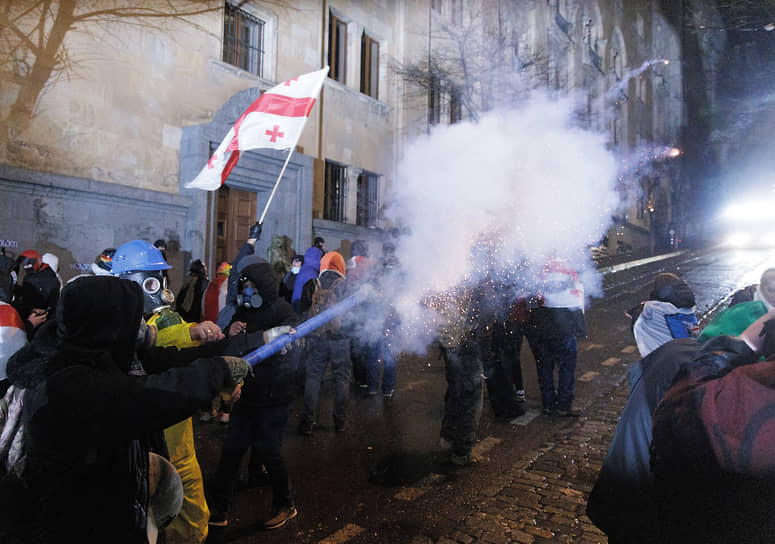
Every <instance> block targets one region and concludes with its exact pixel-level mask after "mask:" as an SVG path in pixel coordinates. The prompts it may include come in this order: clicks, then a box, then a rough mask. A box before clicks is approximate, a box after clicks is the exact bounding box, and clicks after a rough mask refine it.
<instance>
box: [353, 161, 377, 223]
mask: <svg viewBox="0 0 775 544" xmlns="http://www.w3.org/2000/svg"><path fill="white" fill-rule="evenodd" d="M378 194H379V176H378V175H377V174H374V173H372V172H366V171H363V172H361V173H360V175H359V176H358V202H357V209H356V224H358V225H360V226H361V227H376V226H377V195H378Z"/></svg>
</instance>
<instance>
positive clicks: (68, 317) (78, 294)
mask: <svg viewBox="0 0 775 544" xmlns="http://www.w3.org/2000/svg"><path fill="white" fill-rule="evenodd" d="M142 317H143V292H142V288H141V287H140V286H139V285H137V284H136V283H135V282H133V281H129V280H124V279H120V278H114V277H110V276H87V277H83V278H78V279H76V280H75V281H72V282H70V283H68V284H67V285H66V286H65V288H64V289H63V290H62V296H61V298H60V301H59V305H58V306H57V318H56V322H57V337H58V339H59V350H60V351H77V352H102V353H109V354H110V355H111V356H112V358H113V361H114V362H115V363H116V364H117V365H118V366H119V367H120V368H121V369H122V370H124V371H126V370H128V368H129V363H130V362H131V361H132V360H133V358H134V351H135V344H136V342H137V331H138V329H139V328H140V321H141V319H142Z"/></svg>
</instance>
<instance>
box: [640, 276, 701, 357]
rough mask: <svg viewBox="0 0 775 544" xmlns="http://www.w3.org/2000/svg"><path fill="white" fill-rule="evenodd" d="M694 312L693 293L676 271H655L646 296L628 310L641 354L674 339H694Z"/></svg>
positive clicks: (643, 355) (696, 327)
mask: <svg viewBox="0 0 775 544" xmlns="http://www.w3.org/2000/svg"><path fill="white" fill-rule="evenodd" d="M694 311H695V300H694V293H693V292H692V290H691V288H690V287H689V286H688V285H687V284H686V282H685V281H683V280H682V279H681V278H679V277H678V276H676V275H675V274H670V273H662V274H658V275H657V276H656V277H655V278H654V286H653V289H652V291H651V293H650V294H649V299H648V300H647V301H645V302H643V303H641V305H640V306H639V307H638V308H636V309H634V310H630V313H629V315H631V317H632V319H633V326H632V333H633V335H634V336H635V343H636V344H637V346H638V351H640V355H641V357H645V356H646V355H648V354H649V353H651V352H652V351H654V350H655V349H656V348H658V347H659V346H661V345H662V344H664V343H666V342H668V341H670V340H672V339H673V338H695V337H696V336H697V335H698V334H699V330H698V324H697V316H696V315H695V314H694Z"/></svg>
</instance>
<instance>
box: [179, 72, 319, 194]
mask: <svg viewBox="0 0 775 544" xmlns="http://www.w3.org/2000/svg"><path fill="white" fill-rule="evenodd" d="M327 74H328V66H326V67H325V68H323V69H322V70H318V71H316V72H310V73H308V74H304V75H301V76H297V77H294V78H293V79H289V80H288V81H284V82H283V83H280V84H279V85H277V86H276V87H272V88H271V89H269V90H268V91H266V92H264V93H263V94H262V95H261V96H259V97H258V99H257V100H256V101H255V102H253V104H251V105H250V107H249V108H248V109H246V110H245V112H244V113H243V114H242V115H241V116H240V118H239V119H237V122H236V123H234V126H233V127H232V128H231V129H230V130H229V132H228V134H226V137H225V138H224V139H223V141H222V142H221V145H219V146H218V149H216V150H215V153H214V154H213V156H212V157H210V160H209V161H208V162H207V164H206V165H205V167H204V168H202V171H201V172H199V175H198V176H197V177H196V178H195V179H194V180H193V181H190V182H189V183H187V184H186V188H188V189H205V190H207V191H214V190H216V189H218V188H220V187H221V185H223V183H224V181H226V178H227V177H229V173H231V171H232V169H233V168H234V166H236V164H237V161H239V153H240V151H242V150H247V149H258V148H268V149H291V150H293V148H295V147H296V143H297V142H298V141H299V137H300V136H301V131H302V130H304V125H305V123H306V122H307V118H308V117H309V113H310V111H312V106H314V105H315V100H316V98H317V96H318V94H320V88H321V87H322V86H323V82H324V81H325V79H326V75H327Z"/></svg>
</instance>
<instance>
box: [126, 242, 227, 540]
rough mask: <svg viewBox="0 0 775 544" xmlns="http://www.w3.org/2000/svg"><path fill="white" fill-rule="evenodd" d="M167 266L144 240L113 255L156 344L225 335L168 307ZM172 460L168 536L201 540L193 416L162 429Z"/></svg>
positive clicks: (205, 517) (203, 509)
mask: <svg viewBox="0 0 775 544" xmlns="http://www.w3.org/2000/svg"><path fill="white" fill-rule="evenodd" d="M169 268H171V267H170V266H169V265H168V264H167V262H166V261H165V260H164V257H163V256H162V254H161V252H160V251H159V250H158V249H157V248H155V247H154V246H152V245H151V244H150V243H148V242H146V241H144V240H133V241H131V242H127V243H126V244H124V245H122V246H121V247H119V248H118V249H117V250H116V254H115V255H114V256H113V268H112V273H113V275H116V276H119V277H121V278H125V279H129V280H132V281H134V282H136V283H138V284H139V285H140V286H141V287H142V289H143V296H144V302H145V307H144V311H145V313H146V315H147V314H151V315H150V317H149V318H148V319H147V320H146V321H147V323H148V325H149V326H152V327H154V328H155V329H156V331H157V334H156V343H155V345H156V346H157V347H176V348H177V349H178V350H181V349H186V348H191V347H197V346H199V345H201V344H204V343H209V342H218V341H220V340H222V339H223V338H224V335H223V333H222V332H221V329H220V328H219V327H218V326H217V325H216V324H215V323H212V322H210V321H205V322H202V323H198V324H197V323H188V322H186V321H185V320H183V318H181V317H180V315H179V314H177V313H176V312H174V311H172V310H171V309H170V305H171V304H172V303H173V302H174V295H173V294H172V292H171V291H170V290H169V289H167V288H166V285H165V281H166V280H165V279H164V276H163V274H162V271H163V270H167V269H169ZM164 439H165V441H166V442H167V448H168V450H169V456H170V459H169V460H170V462H171V463H172V464H173V466H174V467H175V469H176V470H177V471H178V474H179V475H180V478H181V480H182V482H183V506H182V507H181V509H180V513H179V514H178V516H177V518H175V520H173V521H172V523H171V524H170V525H169V527H168V528H167V532H168V534H169V533H170V532H171V533H173V535H170V536H171V537H172V539H175V538H176V537H178V538H179V539H180V540H181V541H182V542H186V543H200V542H204V540H205V539H206V538H207V533H208V521H209V520H210V510H209V508H208V506H207V501H206V499H205V493H204V482H203V479H202V470H201V468H200V467H199V461H198V460H197V458H196V451H195V449H194V429H193V425H192V422H191V418H188V419H186V420H184V421H181V422H180V423H177V424H175V425H173V426H171V427H168V428H166V429H164Z"/></svg>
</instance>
